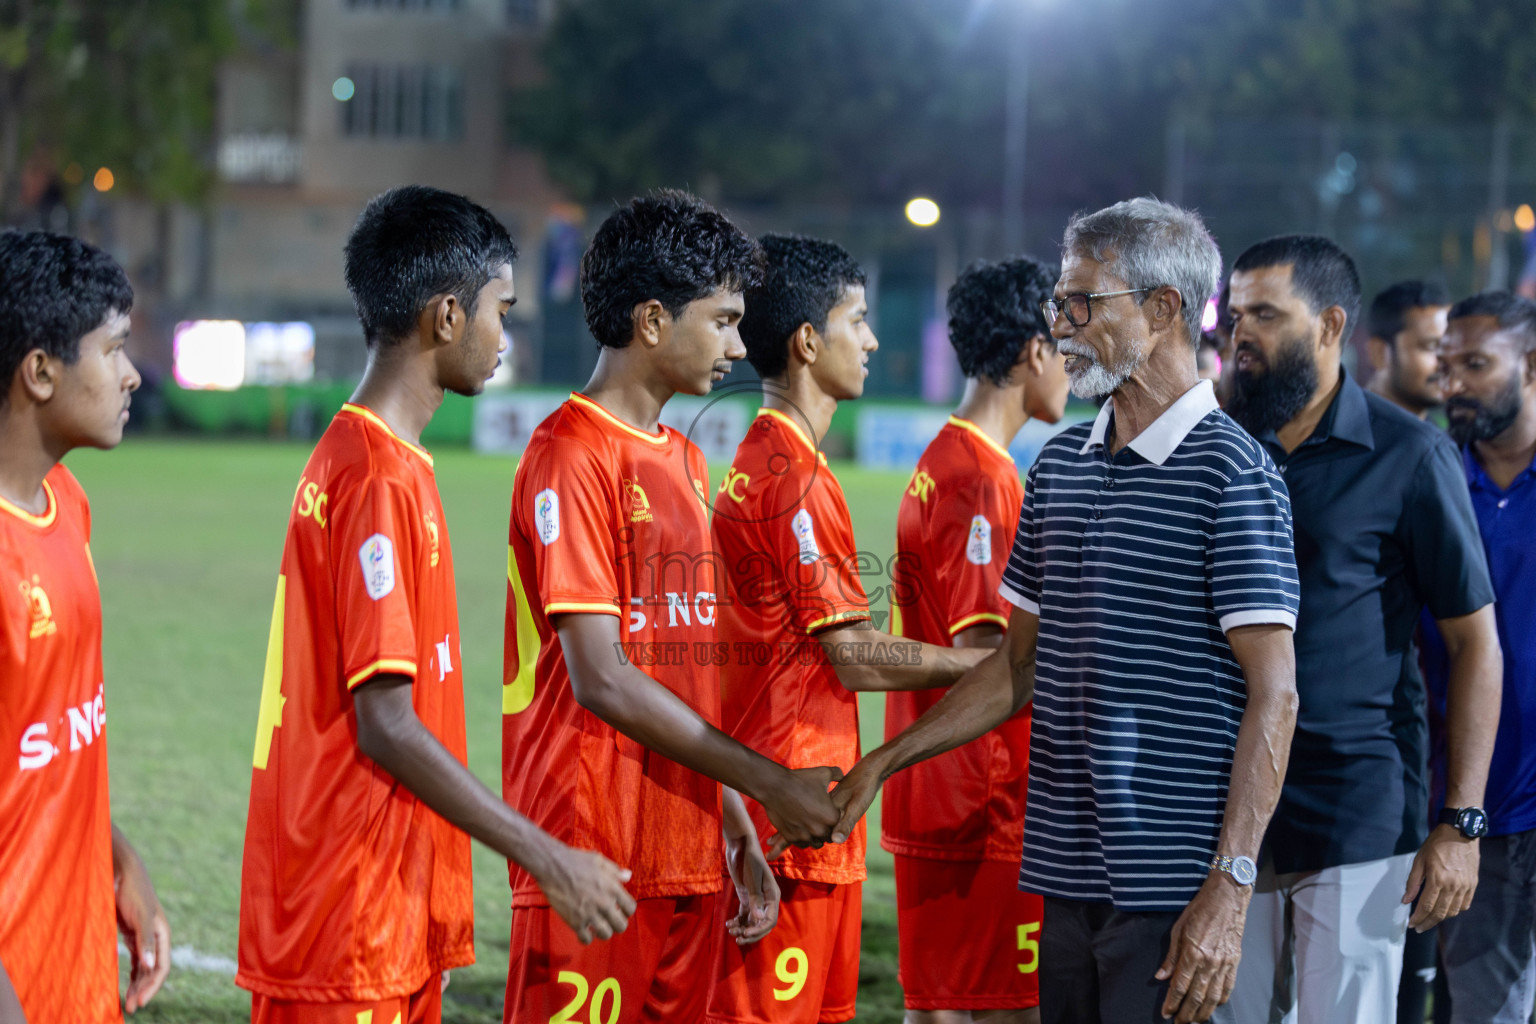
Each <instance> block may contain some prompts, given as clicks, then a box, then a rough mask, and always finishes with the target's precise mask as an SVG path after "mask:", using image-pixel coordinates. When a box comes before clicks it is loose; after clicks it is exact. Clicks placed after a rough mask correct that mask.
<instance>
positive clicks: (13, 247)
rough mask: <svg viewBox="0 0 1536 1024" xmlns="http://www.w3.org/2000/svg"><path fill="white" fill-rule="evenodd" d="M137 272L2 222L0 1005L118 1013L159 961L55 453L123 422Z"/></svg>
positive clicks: (134, 1002)
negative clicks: (110, 777)
mask: <svg viewBox="0 0 1536 1024" xmlns="http://www.w3.org/2000/svg"><path fill="white" fill-rule="evenodd" d="M132 307H133V289H132V288H131V287H130V286H129V284H128V278H127V277H126V276H125V275H124V274H123V269H122V268H121V267H119V266H118V265H117V264H116V263H115V262H114V261H113V260H112V258H111V257H110V256H108V255H107V254H106V253H103V252H101V251H100V250H99V249H96V248H94V247H93V246H90V245H87V244H85V243H84V242H81V241H79V240H77V239H74V238H68V237H65V236H64V235H55V234H51V233H49V232H45V231H28V232H19V231H6V232H3V233H0V380H3V381H4V383H5V388H4V390H3V391H0V608H3V609H4V616H5V624H4V630H3V632H0V744H3V746H4V750H5V755H4V756H3V757H0V891H3V894H4V899H3V903H4V907H3V909H0V1022H3V1024H18V1022H22V1021H28V1020H30V1021H32V1022H33V1024H51V1022H54V1021H68V1022H70V1024H102V1022H108V1021H120V1020H122V1009H121V1008H120V1007H119V1004H118V990H117V932H118V930H119V929H121V930H122V933H123V938H124V940H125V941H126V942H127V944H128V950H129V954H130V957H131V960H132V963H133V967H132V973H131V975H130V977H129V981H128V993H127V997H126V999H125V1000H124V1002H125V1004H126V1007H127V1010H128V1012H129V1013H133V1012H134V1011H135V1010H137V1009H138V1008H139V1007H141V1006H143V1005H144V1004H145V1003H147V1002H149V1000H150V999H151V998H152V997H153V996H154V994H155V993H156V992H157V991H158V990H159V988H160V984H161V983H162V982H163V981H165V976H166V974H167V973H168V972H169V971H170V969H171V933H170V928H169V927H168V926H167V925H166V921H165V914H164V913H163V912H162V911H161V909H160V901H159V900H158V899H157V898H156V897H155V889H154V886H153V885H151V884H150V881H149V875H148V873H147V872H146V871H145V870H144V864H143V862H142V861H141V860H140V859H139V855H138V854H137V853H135V852H134V850H133V847H132V846H130V845H129V843H128V840H127V839H126V838H124V836H123V834H122V833H121V832H119V831H118V829H117V826H115V825H114V824H113V823H112V817H111V807H110V804H109V800H108V793H107V740H106V737H105V736H103V735H102V726H103V725H104V724H105V723H106V707H105V694H104V687H103V682H102V678H103V676H102V662H101V596H100V593H99V592H98V590H97V585H96V569H95V566H94V565H92V563H91V552H90V541H91V509H90V505H89V503H88V502H87V501H86V498H85V492H84V491H83V490H81V488H80V484H79V483H78V482H76V480H75V478H74V476H73V475H72V474H71V473H70V472H69V470H67V469H65V468H64V466H63V464H62V463H61V461H60V460H61V459H63V458H64V456H65V455H66V454H67V453H68V452H69V451H71V450H72V449H75V448H81V447H90V448H112V447H115V446H116V445H117V443H118V442H119V441H121V440H122V439H123V425H124V424H125V423H127V422H128V404H129V395H130V394H132V392H133V391H134V389H135V388H137V387H138V386H139V374H138V372H137V371H136V370H135V369H134V368H133V364H132V363H131V362H129V360H128V356H127V353H126V352H125V351H124V344H125V342H126V341H127V339H128V313H129V310H130V309H132Z"/></svg>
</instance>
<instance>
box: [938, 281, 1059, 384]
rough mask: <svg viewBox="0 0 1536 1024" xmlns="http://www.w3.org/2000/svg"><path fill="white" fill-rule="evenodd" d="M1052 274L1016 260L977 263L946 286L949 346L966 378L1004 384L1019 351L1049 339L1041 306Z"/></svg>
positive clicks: (1052, 340)
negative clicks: (1036, 339)
mask: <svg viewBox="0 0 1536 1024" xmlns="http://www.w3.org/2000/svg"><path fill="white" fill-rule="evenodd" d="M1056 276H1057V275H1056V272H1055V271H1054V270H1053V269H1051V268H1049V267H1047V266H1045V265H1044V264H1042V263H1040V262H1038V261H1036V260H1032V259H1029V258H1028V257H1024V256H1019V257H1015V258H1013V259H1009V260H1003V261H1002V262H1000V263H993V262H990V261H988V260H977V261H976V262H975V263H972V264H971V265H970V266H968V267H966V268H965V270H964V272H962V273H961V275H960V276H959V277H957V278H956V279H955V283H954V284H952V285H950V287H949V298H948V300H947V301H946V302H945V309H946V311H947V312H948V313H949V343H950V344H951V345H952V346H954V349H955V355H957V356H959V357H960V371H961V372H962V373H964V374H965V375H966V376H967V377H985V378H986V379H987V380H990V381H991V382H992V383H993V384H996V385H998V386H999V387H1001V386H1003V385H1005V384H1007V383H1008V377H1009V375H1010V374H1011V373H1012V372H1013V367H1014V364H1015V363H1017V362H1018V361H1019V353H1020V352H1021V351H1023V349H1024V343H1025V342H1026V341H1028V340H1029V339H1030V338H1033V337H1036V336H1043V337H1044V338H1045V340H1046V341H1047V342H1049V343H1050V344H1052V345H1055V341H1054V339H1052V338H1051V325H1050V324H1048V323H1047V322H1046V319H1045V311H1044V310H1042V309H1041V308H1040V303H1042V302H1044V301H1045V300H1046V299H1049V298H1050V297H1051V292H1052V290H1053V289H1054V288H1055V286H1056Z"/></svg>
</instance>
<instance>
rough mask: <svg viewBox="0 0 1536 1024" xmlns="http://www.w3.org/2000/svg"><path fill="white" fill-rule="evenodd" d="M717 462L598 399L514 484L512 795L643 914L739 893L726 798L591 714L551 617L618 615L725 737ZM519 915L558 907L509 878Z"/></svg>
mask: <svg viewBox="0 0 1536 1024" xmlns="http://www.w3.org/2000/svg"><path fill="white" fill-rule="evenodd" d="M708 479H709V468H708V466H707V465H706V464H705V462H704V456H703V453H701V452H700V451H699V449H698V448H697V447H695V446H694V445H693V444H692V443H691V442H690V441H688V440H687V438H685V437H683V435H682V434H680V433H678V432H677V431H676V430H673V429H672V428H671V427H662V428H661V432H660V433H657V434H651V433H647V432H646V431H643V430H639V429H637V428H635V427H633V426H630V425H629V424H627V423H625V422H623V421H622V420H620V419H618V418H617V417H616V416H614V415H613V414H612V413H610V412H608V411H607V410H606V409H604V408H603V407H602V406H600V405H598V404H597V403H596V402H593V401H592V400H591V399H589V398H587V397H586V396H585V395H579V394H573V395H572V396H571V397H570V400H569V401H567V402H566V403H565V404H563V405H562V406H560V408H559V409H557V410H555V412H553V413H552V414H550V416H549V418H548V419H546V420H545V421H544V422H543V423H541V424H539V427H538V429H536V430H535V431H534V432H533V436H532V437H531V438H530V439H529V441H528V447H527V448H526V449H525V450H524V451H523V457H522V459H521V461H520V462H519V463H518V466H517V477H516V479H515V480H514V481H513V484H512V514H511V526H510V529H509V537H508V556H507V617H506V659H505V662H504V675H503V688H502V755H501V756H502V793H503V796H504V797H505V799H506V801H507V803H508V804H510V805H511V806H512V807H515V808H516V809H517V810H518V811H520V812H522V813H523V814H526V815H527V816H528V817H529V818H530V819H532V820H533V821H534V822H535V823H536V824H537V825H538V826H539V827H540V828H542V829H544V830H545V831H546V832H548V833H549V834H550V835H553V836H554V837H555V838H557V839H559V840H561V841H562V842H565V843H568V844H570V845H571V846H576V847H581V848H584V849H590V850H596V851H598V852H599V853H601V854H603V856H605V857H607V858H609V859H610V860H612V861H614V862H615V863H616V864H619V865H620V866H622V867H626V868H629V869H630V871H632V872H633V877H631V879H630V881H629V883H628V885H627V888H628V889H629V891H630V894H631V895H633V896H634V897H635V898H636V899H648V898H651V897H659V896H688V895H695V894H701V893H711V892H718V891H719V890H720V889H721V888H722V887H723V884H724V883H723V881H722V878H721V872H722V871H723V870H724V856H723V854H722V852H721V838H720V784H719V783H718V782H716V781H715V780H713V779H710V778H707V777H705V776H703V775H700V774H699V773H698V772H695V771H693V770H692V769H689V768H684V767H683V766H682V765H680V764H678V763H677V762H675V761H672V760H669V759H668V758H665V757H663V756H661V755H660V754H657V753H655V752H654V751H652V750H650V749H649V748H647V747H644V746H642V745H641V744H639V743H637V742H636V741H634V740H632V739H630V738H629V737H628V736H625V735H624V734H623V733H620V732H619V731H618V730H616V729H614V728H613V727H612V726H610V725H608V724H607V723H606V722H604V721H602V720H601V719H600V718H598V717H597V716H596V715H594V714H592V713H591V712H590V711H588V710H586V709H585V708H583V707H582V706H581V705H580V704H578V703H577V702H576V697H575V695H574V694H573V693H572V692H571V677H570V673H569V672H568V671H567V669H566V664H565V654H564V652H563V651H562V650H561V647H560V637H559V635H558V634H557V633H556V632H555V631H554V629H553V628H552V627H551V625H550V617H551V616H555V615H560V614H561V613H584V614H597V615H613V616H615V617H617V618H618V620H619V638H620V649H619V650H616V651H614V652H613V655H612V656H613V657H615V658H623V659H626V660H628V661H629V662H630V663H632V664H634V665H635V666H637V667H638V668H640V669H641V671H643V672H645V673H646V674H647V675H649V676H650V677H651V678H652V679H654V680H656V681H657V682H658V683H660V684H661V685H662V686H665V687H666V688H667V689H669V690H671V691H672V692H673V693H675V694H677V696H678V697H680V698H682V699H683V701H685V702H686V703H687V704H688V706H689V707H691V708H693V710H695V711H697V712H698V713H699V715H700V716H701V717H702V718H704V719H705V720H706V721H708V722H710V723H711V724H713V725H716V726H718V725H719V724H720V684H719V675H718V673H719V669H718V668H717V664H718V662H720V661H721V660H723V658H722V657H721V655H720V651H719V649H718V648H717V646H716V643H715V640H716V637H715V614H716V612H715V605H716V593H717V591H718V587H717V585H716V583H715V580H716V565H715V563H714V560H713V559H712V558H711V557H710V556H709V552H708V551H707V550H706V546H707V543H708V537H709V522H708V518H707V515H706V511H705V507H704V493H705V491H704V486H705V482H706V481H707V480H708ZM508 866H509V869H510V871H511V881H512V905H513V906H545V905H547V904H548V901H547V900H546V899H545V898H544V894H543V893H542V892H541V891H540V890H539V887H538V885H537V884H536V883H535V882H534V880H533V878H532V876H530V875H529V874H528V873H527V872H526V871H524V870H523V869H522V868H521V867H519V866H518V865H516V864H509V865H508Z"/></svg>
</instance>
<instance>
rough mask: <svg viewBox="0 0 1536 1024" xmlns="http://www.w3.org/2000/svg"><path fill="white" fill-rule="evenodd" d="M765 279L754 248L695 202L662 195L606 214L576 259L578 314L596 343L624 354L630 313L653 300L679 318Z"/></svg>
mask: <svg viewBox="0 0 1536 1024" xmlns="http://www.w3.org/2000/svg"><path fill="white" fill-rule="evenodd" d="M761 275H762V254H761V253H760V252H759V250H758V246H757V243H756V242H754V241H752V239H751V238H750V237H749V236H748V235H747V234H746V233H745V232H743V231H742V230H741V229H740V228H738V227H737V226H736V225H735V224H732V223H731V222H730V221H729V220H727V219H726V217H725V215H724V214H722V213H720V211H718V210H716V209H715V208H714V207H713V206H710V205H709V204H708V203H706V202H705V201H704V200H702V199H700V198H699V197H697V196H694V195H689V194H688V193H687V192H683V191H681V190H678V189H660V190H658V191H655V192H651V193H650V194H648V195H645V196H640V197H637V198H635V199H631V200H630V201H629V202H628V203H627V204H625V205H623V206H621V207H619V208H618V209H616V210H614V211H613V212H612V213H610V214H609V215H608V218H607V219H606V220H604V221H603V223H602V225H601V226H600V227H599V228H598V229H597V234H596V235H595V236H593V238H592V244H591V245H589V246H588V247H587V251H586V252H585V253H584V254H583V255H582V257H581V308H582V312H583V313H584V314H585V316H586V319H587V329H588V330H589V331H591V332H592V336H593V337H594V338H596V339H597V343H598V344H599V345H605V346H607V347H608V348H624V347H626V346H627V345H628V344H629V342H630V339H631V338H632V337H633V335H634V309H635V307H636V306H638V305H639V304H640V303H642V302H649V301H650V300H652V299H655V300H656V301H657V302H660V303H661V304H662V306H663V307H665V309H666V311H667V312H668V313H670V314H671V315H672V316H674V317H676V316H679V315H681V314H682V312H683V308H684V307H685V306H687V305H688V303H690V302H694V301H696V300H698V299H702V298H704V297H705V296H706V295H711V294H713V293H714V292H716V291H718V290H720V289H722V288H723V289H725V290H726V291H731V292H744V291H746V290H747V289H748V288H749V287H751V286H752V285H754V284H756V283H757V282H758V280H759V279H760V278H761Z"/></svg>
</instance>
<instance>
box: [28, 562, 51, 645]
mask: <svg viewBox="0 0 1536 1024" xmlns="http://www.w3.org/2000/svg"><path fill="white" fill-rule="evenodd" d="M21 596H22V597H24V598H26V601H27V622H28V625H27V636H28V637H30V638H31V639H33V640H36V639H38V638H39V637H45V636H52V635H53V634H55V633H57V632H58V631H59V624H58V623H57V622H54V621H53V605H52V604H51V603H50V602H49V601H48V595H47V593H46V592H44V590H43V587H42V583H41V582H40V581H39V579H38V578H37V576H33V577H32V578H31V579H30V580H22V581H21Z"/></svg>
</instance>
